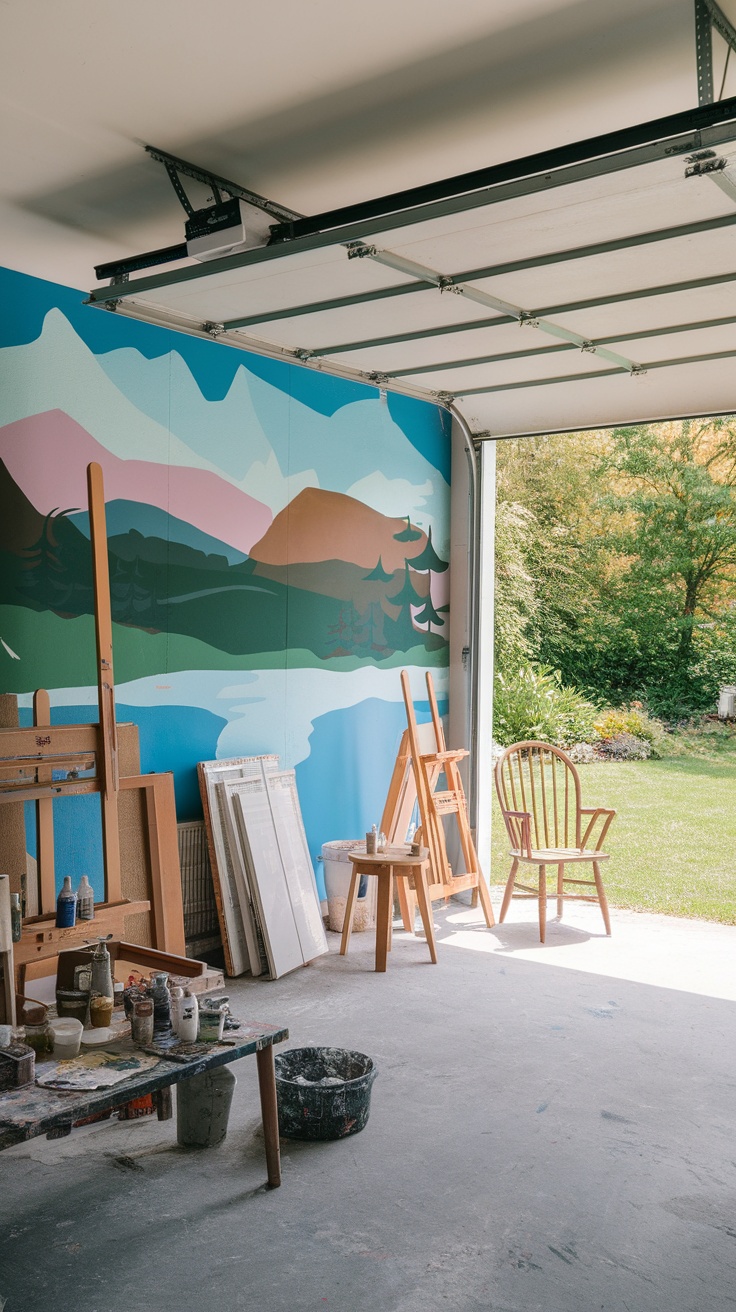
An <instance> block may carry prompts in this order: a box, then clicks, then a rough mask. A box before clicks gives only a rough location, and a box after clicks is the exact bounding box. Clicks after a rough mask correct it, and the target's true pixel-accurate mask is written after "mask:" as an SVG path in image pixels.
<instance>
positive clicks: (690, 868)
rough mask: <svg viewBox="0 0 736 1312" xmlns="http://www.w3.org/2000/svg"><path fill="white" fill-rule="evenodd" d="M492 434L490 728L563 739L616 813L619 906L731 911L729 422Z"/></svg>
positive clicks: (733, 575)
mask: <svg viewBox="0 0 736 1312" xmlns="http://www.w3.org/2000/svg"><path fill="white" fill-rule="evenodd" d="M495 445H496V452H495V456H496V480H497V489H496V514H495V606H494V654H495V677H494V707H493V734H494V741H495V743H497V744H499V745H500V746H507V745H508V744H510V743H512V742H515V741H518V740H523V739H542V740H544V741H548V742H551V743H556V744H558V745H559V746H561V747H563V748H564V750H565V751H566V752H568V753H569V754H570V755H571V757H572V759H573V760H574V761H575V763H576V765H577V769H578V771H579V774H580V777H581V781H582V789H583V796H584V801H585V803H586V805H588V806H598V805H600V806H607V807H613V808H615V809H616V811H617V816H616V820H615V822H614V824H613V825H612V827H611V831H610V835H609V837H608V838H607V840H606V846H607V849H608V850H609V852H610V856H611V860H610V861H609V862H608V863H607V868H606V870H605V871H604V873H605V876H606V878H605V883H606V889H607V892H608V897H609V901H610V902H611V904H612V906H614V907H618V908H628V909H630V910H636V911H642V910H645V911H649V912H660V913H665V914H669V915H674V916H681V917H690V918H697V919H703V920H711V921H719V922H721V923H723V924H729V925H732V924H734V923H736V862H735V861H734V855H733V852H734V839H735V838H736V821H735V820H734V812H733V806H732V799H733V795H734V786H735V785H736V726H735V724H734V719H733V713H734V708H733V699H732V695H731V692H730V688H731V685H733V684H734V683H735V682H736V418H734V416H732V415H726V416H719V417H710V418H689V419H684V420H673V421H671V422H667V423H659V424H643V425H638V426H634V425H629V426H621V427H615V428H610V429H603V430H596V431H587V432H577V433H571V434H555V435H552V436H537V437H530V438H515V439H511V440H509V441H505V442H499V443H497V444H495ZM719 712H720V714H719ZM493 804H494V807H495V808H496V810H495V813H494V820H493V826H492V833H493V844H492V845H493V856H492V870H493V876H492V880H493V882H494V883H495V884H500V883H503V882H505V879H506V876H507V874H508V867H509V857H508V855H507V853H508V848H509V842H508V837H507V835H506V832H505V828H504V823H503V820H502V818H501V815H500V813H499V811H498V803H497V799H496V798H495V796H494V799H493ZM550 912H551V907H550Z"/></svg>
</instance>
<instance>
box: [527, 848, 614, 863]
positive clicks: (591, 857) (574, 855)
mask: <svg viewBox="0 0 736 1312" xmlns="http://www.w3.org/2000/svg"><path fill="white" fill-rule="evenodd" d="M509 856H512V857H513V858H514V860H515V861H526V862H527V863H531V864H532V865H536V866H556V865H562V863H563V862H564V864H565V865H567V864H568V862H572V861H607V860H608V853H607V852H594V851H593V850H592V848H587V847H586V848H584V849H583V851H582V852H581V851H580V848H579V847H549V848H535V847H533V848H532V854H531V856H527V855H526V853H525V852H520V851H519V850H518V848H513V847H511V848H509Z"/></svg>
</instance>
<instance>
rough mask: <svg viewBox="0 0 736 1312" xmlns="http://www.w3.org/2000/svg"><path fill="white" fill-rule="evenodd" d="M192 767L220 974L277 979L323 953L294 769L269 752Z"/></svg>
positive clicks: (324, 941) (321, 928) (323, 939)
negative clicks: (215, 915) (217, 929)
mask: <svg viewBox="0 0 736 1312" xmlns="http://www.w3.org/2000/svg"><path fill="white" fill-rule="evenodd" d="M198 771H199V784H200V791H201V793H202V804H203V807H204V813H205V825H206V828H207V833H208V836H209V841H210V861H211V865H212V874H213V879H214V883H215V895H216V898H217V903H218V911H219V914H220V924H221V928H222V941H223V946H224V948H225V963H226V967H227V972H228V974H229V975H242V974H244V973H245V971H247V970H250V971H251V973H252V974H253V975H268V976H270V978H271V979H278V978H279V976H280V975H285V974H286V973H287V971H290V970H294V969H295V968H296V967H297V966H302V965H304V964H305V962H307V961H312V960H314V958H315V957H318V956H321V955H322V954H323V953H325V952H326V951H327V938H326V935H325V931H324V925H323V923H322V914H321V910H320V905H319V899H318V897H317V888H316V884H315V879H314V870H313V868H312V862H311V860H310V858H309V849H308V847H307V840H306V835H305V833H304V824H303V822H302V816H301V810H300V808H299V797H298V795H297V791H296V777H295V774H294V771H293V770H279V759H278V757H277V756H242V757H235V758H233V759H231V760H228V761H202V762H200V764H199V767H198Z"/></svg>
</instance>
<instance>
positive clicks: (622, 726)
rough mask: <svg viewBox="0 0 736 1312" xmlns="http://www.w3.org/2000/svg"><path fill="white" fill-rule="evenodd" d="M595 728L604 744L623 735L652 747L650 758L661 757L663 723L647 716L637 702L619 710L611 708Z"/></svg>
mask: <svg viewBox="0 0 736 1312" xmlns="http://www.w3.org/2000/svg"><path fill="white" fill-rule="evenodd" d="M594 728H595V732H596V734H597V736H598V737H599V738H600V739H601V740H602V743H605V742H607V741H609V740H611V739H615V738H619V737H621V736H622V735H628V736H629V737H632V738H638V739H639V740H643V741H644V742H645V743H648V744H649V747H650V751H649V752H648V753H647V755H648V756H659V755H660V752H661V749H662V744H663V742H664V739H665V729H664V725H663V724H662V721H661V720H657V719H655V718H654V716H652V715H647V713H646V711H645V710H644V708H643V706H641V704H637V703H636V702H633V703H632V704H631V706H623V707H621V708H620V709H619V710H614V709H612V708H610V707H609V708H608V709H607V710H605V711H604V712H603V714H602V715H600V716H599V717H598V719H597V720H596V722H595V726H594ZM639 759H642V758H639Z"/></svg>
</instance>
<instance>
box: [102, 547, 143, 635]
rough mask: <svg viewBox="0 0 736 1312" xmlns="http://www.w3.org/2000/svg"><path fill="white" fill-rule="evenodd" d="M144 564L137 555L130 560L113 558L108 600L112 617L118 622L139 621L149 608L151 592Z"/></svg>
mask: <svg viewBox="0 0 736 1312" xmlns="http://www.w3.org/2000/svg"><path fill="white" fill-rule="evenodd" d="M144 564H145V562H143V561H141V560H140V559H139V558H138V556H134V557H133V558H132V560H124V559H121V558H120V557H116V558H115V568H114V570H113V572H112V576H111V578H110V602H111V605H112V617H113V619H114V620H116V621H117V622H118V623H120V624H125V623H126V622H128V621H131V620H132V621H133V622H134V623H135V621H136V620H137V621H138V622H139V623H141V622H142V620H141V616H143V615H145V612H146V611H150V610H151V607H152V605H153V593H152V590H151V587H150V585H149V583H148V582H147V581H146V578H145V577H144ZM146 572H148V571H146Z"/></svg>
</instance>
